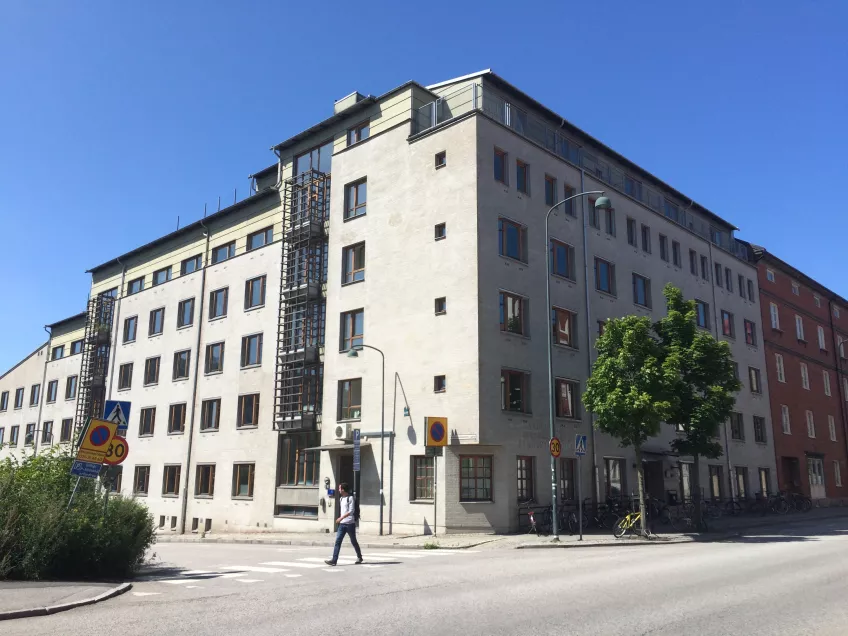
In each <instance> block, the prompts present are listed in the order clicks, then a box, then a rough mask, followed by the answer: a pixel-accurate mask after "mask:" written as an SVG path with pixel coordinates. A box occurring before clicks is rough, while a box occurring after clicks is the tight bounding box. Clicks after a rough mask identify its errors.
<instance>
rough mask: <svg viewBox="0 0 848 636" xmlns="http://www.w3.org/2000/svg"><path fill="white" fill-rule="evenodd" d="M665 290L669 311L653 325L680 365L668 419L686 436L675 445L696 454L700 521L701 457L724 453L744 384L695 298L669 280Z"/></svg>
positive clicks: (672, 361)
mask: <svg viewBox="0 0 848 636" xmlns="http://www.w3.org/2000/svg"><path fill="white" fill-rule="evenodd" d="M663 295H664V296H665V298H666V306H667V308H668V315H667V316H666V317H665V318H663V319H662V320H660V321H658V322H657V323H656V324H655V325H654V331H655V333H656V335H657V337H658V338H659V341H660V343H661V347H662V349H663V350H664V352H665V356H666V358H665V364H666V367H667V368H669V369H671V368H676V369H677V370H678V373H677V377H676V378H675V380H674V382H673V387H672V393H673V398H672V399H671V400H670V405H671V409H670V411H669V413H668V414H667V415H666V417H665V420H666V422H668V423H669V424H671V425H673V426H676V427H680V429H682V431H683V436H682V437H679V438H678V439H676V440H674V441H673V442H672V443H671V445H672V448H674V450H675V451H677V452H678V453H680V454H681V455H691V456H692V458H693V460H694V465H693V471H692V473H693V474H692V484H691V486H692V495H693V499H694V502H695V519H696V520H698V523H699V524H700V523H701V519H702V515H701V496H700V495H701V473H700V458H701V457H707V458H709V459H717V458H718V457H721V455H722V447H721V444H720V443H719V442H718V441H717V437H718V432H719V426H721V424H722V423H723V422H725V421H726V420H727V419H728V418H729V417H730V412H731V411H732V410H733V405H734V404H735V403H736V392H737V391H739V389H740V388H741V386H742V385H741V384H740V382H739V380H738V379H737V378H736V373H735V371H734V367H733V357H732V355H731V352H730V346H729V345H728V344H727V342H723V341H718V340H716V339H715V338H714V337H713V335H712V334H711V333H710V332H708V331H704V330H702V329H699V328H698V327H697V325H696V323H695V312H696V307H695V302H694V301H692V300H685V299H684V298H683V293H682V292H681V291H680V290H679V289H677V288H676V287H674V286H673V285H671V284H667V285H666V286H665V288H664V289H663Z"/></svg>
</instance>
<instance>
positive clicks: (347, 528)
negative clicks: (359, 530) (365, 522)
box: [333, 523, 362, 563]
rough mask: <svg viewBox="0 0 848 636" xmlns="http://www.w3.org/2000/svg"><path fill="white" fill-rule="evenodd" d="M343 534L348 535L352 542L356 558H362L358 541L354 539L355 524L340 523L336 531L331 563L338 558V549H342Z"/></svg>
mask: <svg viewBox="0 0 848 636" xmlns="http://www.w3.org/2000/svg"><path fill="white" fill-rule="evenodd" d="M345 535H348V536H349V537H350V542H351V543H352V544H353V549H354V550H356V558H357V559H361V558H362V550H360V549H359V542H358V541H357V540H356V524H355V523H340V524H339V530H338V532H337V533H336V547H335V548H333V563H335V562H336V561H338V559H339V550H341V549H342V540H344V537H345Z"/></svg>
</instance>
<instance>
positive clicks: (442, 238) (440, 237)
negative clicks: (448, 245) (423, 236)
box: [433, 236, 447, 241]
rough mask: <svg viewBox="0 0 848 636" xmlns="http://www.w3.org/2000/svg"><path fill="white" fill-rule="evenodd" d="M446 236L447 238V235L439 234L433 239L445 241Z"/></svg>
mask: <svg viewBox="0 0 848 636" xmlns="http://www.w3.org/2000/svg"><path fill="white" fill-rule="evenodd" d="M446 238H447V236H437V237H436V238H435V239H433V240H436V241H444V240H445V239H446Z"/></svg>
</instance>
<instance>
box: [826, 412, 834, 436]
mask: <svg viewBox="0 0 848 636" xmlns="http://www.w3.org/2000/svg"><path fill="white" fill-rule="evenodd" d="M827 430H828V432H829V433H830V441H831V442H835V441H836V420H835V419H834V418H833V416H832V415H828V416H827Z"/></svg>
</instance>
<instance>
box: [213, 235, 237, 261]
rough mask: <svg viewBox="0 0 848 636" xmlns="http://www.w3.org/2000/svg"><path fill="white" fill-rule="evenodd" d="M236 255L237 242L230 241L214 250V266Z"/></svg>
mask: <svg viewBox="0 0 848 636" xmlns="http://www.w3.org/2000/svg"><path fill="white" fill-rule="evenodd" d="M235 255H236V242H235V241H230V242H229V243H225V244H224V245H219V246H218V247H213V248H212V264H213V265H214V264H216V263H221V262H223V261H226V260H228V259H230V258H232V257H233V256H235Z"/></svg>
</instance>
